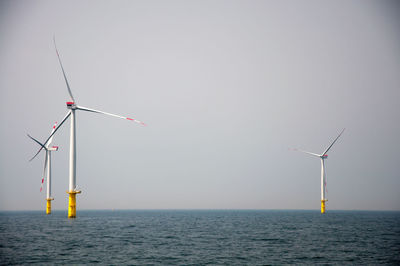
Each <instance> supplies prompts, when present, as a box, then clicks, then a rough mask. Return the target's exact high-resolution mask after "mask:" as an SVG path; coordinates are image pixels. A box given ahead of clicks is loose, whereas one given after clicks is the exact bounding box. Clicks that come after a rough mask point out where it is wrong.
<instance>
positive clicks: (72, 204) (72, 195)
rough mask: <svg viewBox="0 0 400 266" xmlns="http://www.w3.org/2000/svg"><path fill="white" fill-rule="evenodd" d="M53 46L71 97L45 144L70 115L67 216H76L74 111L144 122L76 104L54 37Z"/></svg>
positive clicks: (77, 191)
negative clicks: (62, 115)
mask: <svg viewBox="0 0 400 266" xmlns="http://www.w3.org/2000/svg"><path fill="white" fill-rule="evenodd" d="M54 46H55V49H56V52H57V57H58V61H59V63H60V66H61V70H62V72H63V75H64V79H65V83H66V85H67V89H68V93H69V96H70V97H71V101H69V102H67V109H69V111H68V112H67V114H66V115H65V117H64V118H63V120H62V121H61V122H60V124H59V125H58V126H57V127H56V129H55V130H54V132H53V133H52V134H51V135H50V136H49V137H48V139H47V140H46V142H45V144H46V143H47V141H48V140H49V139H50V138H51V137H52V136H53V135H54V134H55V133H56V131H57V130H58V129H59V128H60V127H61V125H62V124H63V123H64V122H65V121H66V120H67V119H68V117H70V116H71V131H70V132H71V133H70V146H69V188H68V191H67V193H68V194H69V201H68V218H75V217H76V194H79V193H81V191H79V190H77V189H76V136H75V132H76V122H75V111H77V110H81V111H87V112H92V113H99V114H105V115H109V116H113V117H118V118H122V119H127V120H130V121H133V122H136V123H139V124H142V125H144V126H145V124H144V123H143V122H141V121H138V120H136V119H133V118H129V117H124V116H120V115H115V114H110V113H106V112H103V111H98V110H94V109H90V108H87V107H82V106H78V105H76V102H75V99H74V96H73V95H72V92H71V88H70V86H69V83H68V80H67V76H66V74H65V71H64V67H63V65H62V62H61V58H60V54H59V53H58V50H57V46H56V41H55V39H54ZM42 148H43V147H42ZM42 148H41V149H42ZM41 149H40V150H39V151H38V152H37V153H36V155H37V154H39V152H40V151H41ZM36 155H35V156H36ZM35 156H34V157H35Z"/></svg>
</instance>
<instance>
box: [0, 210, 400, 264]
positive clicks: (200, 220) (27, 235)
mask: <svg viewBox="0 0 400 266" xmlns="http://www.w3.org/2000/svg"><path fill="white" fill-rule="evenodd" d="M77 214H78V218H77V219H73V220H69V219H67V218H66V212H65V211H55V212H53V214H52V215H50V216H46V215H44V214H43V212H1V213H0V264H31V263H37V264H40V265H44V264H51V265H54V264H96V263H101V264H113V265H120V264H134V265H141V264H147V265H148V264H156V265H157V264H159V265H166V264H181V265H204V264H225V265H233V264H247V265H249V264H251V265H263V264H264V265H265V264H292V263H293V264H326V263H328V264H358V265H362V264H397V265H399V264H400V212H363V211H355V212H350V211H329V212H328V213H326V214H325V215H321V214H320V213H319V212H317V211H230V210H229V211H78V213H77Z"/></svg>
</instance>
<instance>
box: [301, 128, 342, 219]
mask: <svg viewBox="0 0 400 266" xmlns="http://www.w3.org/2000/svg"><path fill="white" fill-rule="evenodd" d="M344 130H345V128H344V129H343V130H342V132H340V134H339V136H337V137H336V139H335V140H334V141H333V142H332V144H331V145H329V147H328V148H326V150H325V151H324V152H323V153H322V154H316V153H312V152H308V151H303V150H298V149H296V150H298V151H301V152H304V153H307V154H310V155H312V156H316V157H319V158H320V159H321V213H325V202H326V201H328V200H327V198H326V196H325V189H326V174H325V162H324V160H326V159H328V154H327V153H328V151H329V150H330V149H331V148H332V146H333V144H335V142H336V141H337V140H338V138H339V137H340V136H341V135H342V133H343V131H344Z"/></svg>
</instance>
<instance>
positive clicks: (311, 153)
mask: <svg viewBox="0 0 400 266" xmlns="http://www.w3.org/2000/svg"><path fill="white" fill-rule="evenodd" d="M294 150H295V151H300V152H304V153H307V154H310V155H313V156H317V157H321V155H319V154H316V153H313V152H309V151H303V150H299V149H294Z"/></svg>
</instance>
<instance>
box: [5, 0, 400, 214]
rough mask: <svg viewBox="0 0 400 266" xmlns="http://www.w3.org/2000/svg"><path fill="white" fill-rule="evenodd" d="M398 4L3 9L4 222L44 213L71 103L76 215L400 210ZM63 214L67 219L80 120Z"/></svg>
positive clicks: (58, 185)
mask: <svg viewBox="0 0 400 266" xmlns="http://www.w3.org/2000/svg"><path fill="white" fill-rule="evenodd" d="M399 14H400V5H399V4H398V2H396V1H368V0H367V1H355V0H351V1H317V0H315V1H285V0H284V1H237V0H233V1H225V0H217V1H207V0H206V1H175V0H173V1H152V0H151V1H19V0H17V1H8V0H2V1H0V36H1V38H0V58H1V60H0V99H1V102H2V104H1V107H0V108H1V109H0V121H1V125H2V126H1V130H0V139H1V147H2V149H1V151H0V210H44V209H45V204H46V201H45V198H46V193H45V190H44V191H42V192H40V184H41V178H42V172H43V164H44V153H41V154H40V155H39V156H38V157H37V158H35V160H33V161H31V162H29V159H30V158H31V157H32V156H33V155H34V154H35V152H36V151H37V150H38V145H37V144H36V143H34V142H33V141H32V140H30V139H29V138H28V137H27V135H26V134H27V133H29V134H31V135H32V136H33V137H35V138H37V139H39V140H42V141H44V140H45V139H46V137H47V136H48V135H49V134H50V131H51V128H52V125H53V123H54V122H55V121H60V120H61V119H62V118H63V117H64V115H65V114H66V113H67V109H66V105H65V102H67V101H69V100H70V99H69V94H68V91H67V88H66V85H65V81H64V79H63V76H62V72H61V69H60V66H59V64H58V61H57V55H56V52H55V49H54V45H53V35H55V36H56V39H57V46H58V49H59V52H60V55H61V58H62V60H63V64H64V68H65V71H66V74H67V77H68V80H69V83H70V86H71V90H72V93H73V95H74V97H75V100H76V103H77V104H78V105H81V106H85V107H89V108H93V109H98V110H102V111H105V112H110V113H115V114H119V115H122V116H128V117H133V118H137V119H138V120H141V121H144V122H145V123H146V124H147V126H146V127H143V126H141V125H139V124H136V123H131V122H129V121H126V120H122V119H117V118H113V117H109V116H104V115H100V114H94V113H89V112H77V114H76V120H77V122H76V123H77V133H76V134H77V170H76V171H77V186H78V188H79V189H81V190H82V194H80V195H78V196H77V209H78V212H79V209H82V210H83V209H315V210H317V209H319V207H320V171H321V169H320V162H319V159H318V158H314V157H312V156H309V155H307V154H303V153H300V152H296V151H293V150H292V149H293V148H300V149H304V150H307V151H310V152H314V153H322V152H323V151H324V150H325V148H326V147H327V146H329V144H330V143H331V142H332V141H333V139H334V138H335V137H336V136H337V135H338V134H339V133H340V131H341V130H342V129H343V128H346V130H345V132H344V133H343V135H342V136H341V138H340V139H339V140H338V141H337V142H336V144H335V145H334V146H333V147H332V149H331V150H330V151H329V153H328V154H329V158H328V159H327V160H326V164H325V165H326V172H327V190H328V191H327V198H328V203H327V210H328V211H329V210H400V193H399V188H400V174H399V170H398V168H399V167H398V166H399V162H400V161H399V157H398V152H399V149H400V141H399V136H400V123H399V121H400V108H399V107H400V105H399V99H400V87H399V85H400V31H399V30H398V29H399V26H400V16H399ZM53 144H54V145H57V146H59V150H58V151H57V152H53V154H52V175H53V176H52V183H53V184H52V194H53V197H54V198H55V200H54V201H53V209H55V210H66V209H67V204H68V194H67V193H66V191H67V190H68V163H69V159H68V158H69V120H68V121H67V122H66V123H65V124H64V125H63V126H62V128H61V129H60V130H59V131H58V132H57V134H56V135H55V137H54V140H53Z"/></svg>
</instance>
